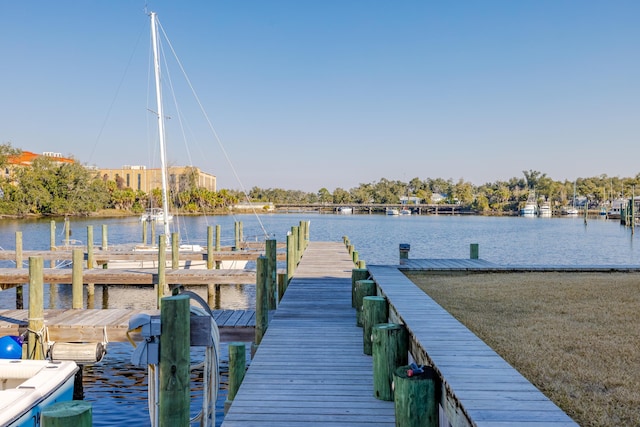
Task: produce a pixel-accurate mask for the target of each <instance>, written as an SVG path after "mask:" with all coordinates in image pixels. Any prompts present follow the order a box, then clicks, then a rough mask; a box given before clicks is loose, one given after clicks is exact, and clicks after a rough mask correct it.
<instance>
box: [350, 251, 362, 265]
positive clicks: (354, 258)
mask: <svg viewBox="0 0 640 427" xmlns="http://www.w3.org/2000/svg"><path fill="white" fill-rule="evenodd" d="M351 258H352V259H353V263H354V264H356V265H358V261H359V260H360V255H359V254H358V251H353V253H352V254H351Z"/></svg>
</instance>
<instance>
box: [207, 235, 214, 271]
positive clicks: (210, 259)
mask: <svg viewBox="0 0 640 427" xmlns="http://www.w3.org/2000/svg"><path fill="white" fill-rule="evenodd" d="M207 269H208V270H211V269H213V227H212V226H210V225H209V226H207Z"/></svg>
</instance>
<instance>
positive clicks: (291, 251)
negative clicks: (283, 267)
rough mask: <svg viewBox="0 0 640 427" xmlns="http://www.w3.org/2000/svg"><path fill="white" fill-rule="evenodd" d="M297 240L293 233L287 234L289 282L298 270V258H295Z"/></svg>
mask: <svg viewBox="0 0 640 427" xmlns="http://www.w3.org/2000/svg"><path fill="white" fill-rule="evenodd" d="M295 250H296V249H295V242H294V237H293V234H288V235H287V283H289V281H290V280H291V278H292V277H293V273H295V271H296V260H295Z"/></svg>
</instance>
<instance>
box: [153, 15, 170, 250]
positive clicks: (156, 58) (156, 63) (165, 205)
mask: <svg viewBox="0 0 640 427" xmlns="http://www.w3.org/2000/svg"><path fill="white" fill-rule="evenodd" d="M151 40H152V43H153V68H154V72H155V78H156V104H157V109H158V112H157V114H158V134H159V138H160V164H161V167H162V171H161V172H162V212H163V214H164V234H165V236H166V237H167V242H169V241H170V239H171V234H170V233H169V199H168V197H167V187H168V185H167V165H166V143H165V131H164V111H163V109H162V89H161V86H160V49H159V47H158V22H157V19H156V13H155V12H151Z"/></svg>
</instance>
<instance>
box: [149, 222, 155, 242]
mask: <svg viewBox="0 0 640 427" xmlns="http://www.w3.org/2000/svg"><path fill="white" fill-rule="evenodd" d="M150 223H151V243H154V242H155V239H156V222H155V221H150Z"/></svg>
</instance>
